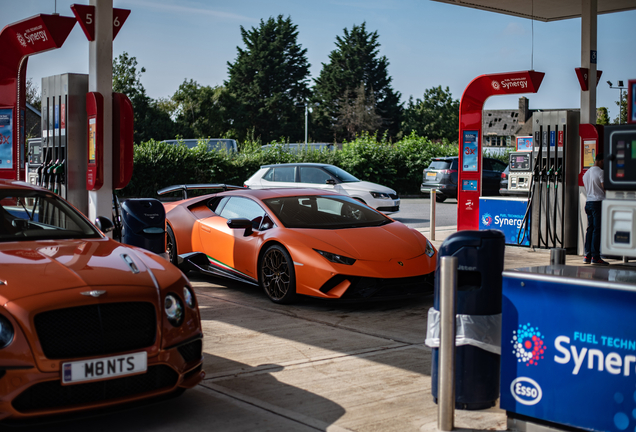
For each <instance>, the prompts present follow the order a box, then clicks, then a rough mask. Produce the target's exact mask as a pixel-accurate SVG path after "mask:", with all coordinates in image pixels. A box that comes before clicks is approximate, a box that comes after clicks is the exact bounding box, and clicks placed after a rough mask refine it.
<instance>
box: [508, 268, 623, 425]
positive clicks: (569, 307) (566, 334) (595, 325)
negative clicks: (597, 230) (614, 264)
mask: <svg viewBox="0 0 636 432" xmlns="http://www.w3.org/2000/svg"><path fill="white" fill-rule="evenodd" d="M634 283H636V272H635V271H633V270H624V269H620V270H618V269H609V268H599V267H586V266H581V267H575V266H545V267H534V268H525V269H518V270H513V271H505V272H504V273H503V300H502V337H501V399H500V406H501V408H502V409H504V410H506V411H508V412H509V414H508V415H509V416H512V417H514V414H515V413H516V414H520V415H523V416H527V417H531V418H536V419H540V420H544V421H548V422H552V423H557V424H561V425H567V426H571V427H575V428H581V429H586V430H598V431H626V430H627V431H633V430H635V427H636V326H634V325H633V323H634V322H635V320H636V308H634V305H635V304H636V287H635V286H634ZM528 421H531V420H528Z"/></svg>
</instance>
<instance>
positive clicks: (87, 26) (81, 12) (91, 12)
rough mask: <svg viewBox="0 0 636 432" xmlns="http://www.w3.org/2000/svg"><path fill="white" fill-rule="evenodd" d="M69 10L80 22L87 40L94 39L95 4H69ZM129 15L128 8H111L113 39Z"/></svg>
mask: <svg viewBox="0 0 636 432" xmlns="http://www.w3.org/2000/svg"><path fill="white" fill-rule="evenodd" d="M71 10H72V11H73V14H74V15H75V18H77V21H78V22H79V23H80V26H81V27H82V30H83V31H84V34H85V35H86V38H87V39H88V40H89V41H94V40H95V6H87V5H80V4H73V5H71ZM128 15H130V10H129V9H116V8H113V40H114V39H115V37H116V36H117V33H119V30H120V29H121V26H123V25H124V23H125V22H126V19H127V18H128Z"/></svg>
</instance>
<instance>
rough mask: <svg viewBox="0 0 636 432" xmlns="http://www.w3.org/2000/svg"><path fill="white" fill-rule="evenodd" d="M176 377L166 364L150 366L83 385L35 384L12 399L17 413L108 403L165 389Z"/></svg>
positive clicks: (175, 373) (172, 384)
mask: <svg viewBox="0 0 636 432" xmlns="http://www.w3.org/2000/svg"><path fill="white" fill-rule="evenodd" d="M178 379H179V374H178V373H177V372H175V371H174V370H173V369H172V368H171V367H169V366H166V365H158V366H151V367H149V368H148V371H147V372H146V373H144V374H141V375H133V376H128V377H122V378H116V379H112V380H107V381H99V382H93V383H86V384H76V385H71V386H63V385H61V383H60V381H46V382H42V383H39V384H35V385H33V386H31V387H29V388H28V389H26V390H25V391H24V392H22V393H21V394H20V395H19V396H18V397H17V398H15V399H14V400H13V403H12V405H13V407H14V408H15V409H16V410H18V411H20V412H27V411H33V410H44V409H52V408H60V407H71V406H74V405H87V404H93V403H98V402H108V401H110V400H115V399H118V398H125V397H131V396H136V395H140V394H143V393H147V392H150V391H156V390H161V389H169V388H172V387H174V386H175V385H176V384H177V380H178Z"/></svg>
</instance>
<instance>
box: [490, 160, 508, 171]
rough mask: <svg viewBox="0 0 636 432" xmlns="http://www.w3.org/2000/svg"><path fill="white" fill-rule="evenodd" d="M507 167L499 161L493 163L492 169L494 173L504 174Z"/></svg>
mask: <svg viewBox="0 0 636 432" xmlns="http://www.w3.org/2000/svg"><path fill="white" fill-rule="evenodd" d="M506 166H507V165H506V164H505V163H503V162H501V161H498V160H493V161H492V169H493V170H494V171H498V172H503V171H504V170H505V169H506Z"/></svg>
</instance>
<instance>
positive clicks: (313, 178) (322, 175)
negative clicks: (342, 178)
mask: <svg viewBox="0 0 636 432" xmlns="http://www.w3.org/2000/svg"><path fill="white" fill-rule="evenodd" d="M330 178H332V177H331V175H329V174H328V173H327V172H325V171H323V170H322V169H320V168H318V167H305V166H301V167H300V182H301V183H317V184H326V183H327V180H329V179H330Z"/></svg>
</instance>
